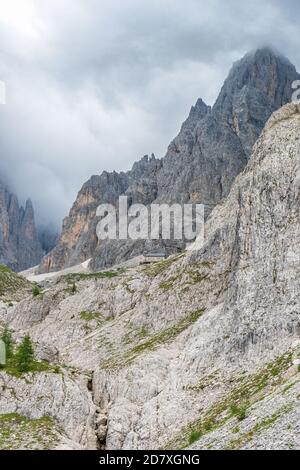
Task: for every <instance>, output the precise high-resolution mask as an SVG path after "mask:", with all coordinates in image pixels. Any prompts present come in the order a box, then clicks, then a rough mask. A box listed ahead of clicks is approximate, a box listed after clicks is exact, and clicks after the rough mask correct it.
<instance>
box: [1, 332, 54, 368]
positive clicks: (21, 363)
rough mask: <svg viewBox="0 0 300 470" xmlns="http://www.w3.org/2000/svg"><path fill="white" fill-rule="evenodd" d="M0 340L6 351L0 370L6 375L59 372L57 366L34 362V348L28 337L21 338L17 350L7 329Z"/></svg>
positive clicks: (44, 362)
mask: <svg viewBox="0 0 300 470" xmlns="http://www.w3.org/2000/svg"><path fill="white" fill-rule="evenodd" d="M0 339H1V340H2V341H3V342H4V344H5V349H6V364H0V370H4V371H5V372H6V373H7V374H9V375H12V376H14V377H21V376H22V375H23V374H25V373H27V372H33V373H37V372H46V371H50V372H54V373H59V372H60V369H59V366H57V365H52V364H49V363H48V362H46V361H37V360H36V358H35V353H34V346H33V343H32V342H31V339H30V337H29V336H28V335H27V336H25V337H24V338H23V340H22V342H21V343H20V345H19V346H18V347H17V348H16V345H15V342H14V341H13V338H12V334H11V331H10V330H9V329H8V328H7V327H5V328H4V330H3V331H2V333H1V336H0Z"/></svg>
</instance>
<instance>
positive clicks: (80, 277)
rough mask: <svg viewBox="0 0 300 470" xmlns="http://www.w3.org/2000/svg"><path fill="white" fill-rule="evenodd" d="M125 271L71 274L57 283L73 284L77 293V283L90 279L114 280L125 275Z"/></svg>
mask: <svg viewBox="0 0 300 470" xmlns="http://www.w3.org/2000/svg"><path fill="white" fill-rule="evenodd" d="M125 271H126V270H125V269H118V270H117V271H101V272H99V273H71V274H66V275H65V276H62V277H60V278H59V279H58V281H57V282H61V281H62V280H63V281H66V282H67V283H68V284H71V286H72V289H73V293H75V292H76V284H75V283H76V282H79V281H85V280H88V279H94V280H97V279H112V278H114V277H118V276H120V275H121V274H124V272H125ZM74 286H75V287H74Z"/></svg>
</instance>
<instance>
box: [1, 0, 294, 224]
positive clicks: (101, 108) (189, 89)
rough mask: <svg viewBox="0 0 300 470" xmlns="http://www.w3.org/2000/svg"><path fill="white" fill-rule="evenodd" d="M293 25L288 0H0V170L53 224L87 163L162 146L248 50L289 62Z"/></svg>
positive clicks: (121, 162)
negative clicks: (1, 93) (266, 48)
mask: <svg viewBox="0 0 300 470" xmlns="http://www.w3.org/2000/svg"><path fill="white" fill-rule="evenodd" d="M299 27H300V2H299V1H298V0H294V1H293V0H291V1H288V0H285V1H281V0H267V1H263V2H262V1H261V0H252V1H251V0H249V1H248V2H241V1H240V0H226V1H224V0H210V1H207V0H0V80H3V81H5V83H6V89H7V104H6V105H5V106H3V105H1V106H0V151H1V156H0V178H1V179H2V180H4V181H5V182H7V183H9V184H10V186H11V187H12V189H13V190H14V191H15V192H16V193H17V194H18V196H19V197H20V199H21V201H23V200H24V199H25V198H26V197H27V196H29V197H31V198H32V200H33V202H34V205H35V207H36V212H37V217H38V219H39V221H41V222H46V221H49V220H51V221H54V222H55V223H57V224H59V225H60V223H61V219H62V217H63V216H65V215H66V214H67V213H68V211H69V209H70V206H71V204H72V203H73V201H74V199H75V197H76V194H77V192H78V190H79V189H80V187H81V186H82V184H83V183H84V182H85V181H86V180H87V179H88V178H89V177H90V176H91V175H92V174H99V173H101V172H102V171H103V170H104V169H105V170H127V169H129V168H130V167H131V165H132V163H133V162H134V161H135V160H137V159H139V158H140V157H142V156H143V155H145V154H151V153H152V152H154V153H155V155H156V156H157V157H162V156H163V155H164V154H165V152H166V148H167V146H168V144H169V142H170V141H171V139H172V138H173V137H174V136H175V135H176V134H177V132H178V130H179V128H180V125H181V123H182V121H183V120H184V119H185V118H186V116H187V114H188V112H189V109H190V107H191V106H192V105H193V104H194V103H195V101H196V100H197V98H198V97H202V98H203V99H204V100H205V101H206V102H207V103H208V104H213V102H214V100H215V98H216V96H217V94H218V91H219V89H220V87H221V85H222V82H223V80H224V78H225V77H226V75H227V73H228V71H229V68H230V66H231V64H232V62H233V61H234V60H237V59H239V58H240V57H241V56H243V55H244V54H245V53H246V52H248V51H249V50H251V49H254V48H256V47H259V46H263V45H273V46H275V47H276V48H278V49H279V50H281V51H282V52H283V53H284V54H286V55H287V56H288V57H289V58H290V60H291V61H292V62H293V63H294V64H295V65H296V66H297V68H298V69H300V44H299Z"/></svg>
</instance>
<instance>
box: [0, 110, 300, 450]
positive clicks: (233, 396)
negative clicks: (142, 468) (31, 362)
mask: <svg viewBox="0 0 300 470" xmlns="http://www.w3.org/2000/svg"><path fill="white" fill-rule="evenodd" d="M299 144H300V105H299V104H289V105H286V106H285V107H283V108H282V109H280V110H279V111H277V112H276V113H274V114H273V115H272V117H271V119H270V120H269V121H268V123H267V125H266V127H265V130H264V131H263V133H262V135H261V137H260V138H259V140H258V142H257V143H256V144H255V146H254V150H253V153H252V155H251V157H250V159H249V162H248V164H247V165H246V167H245V169H244V170H243V171H242V173H241V174H240V175H239V176H238V177H237V178H236V180H235V182H234V183H233V185H232V188H231V190H230V192H229V194H228V196H227V197H226V198H225V199H224V200H223V201H222V202H221V203H220V204H218V205H217V206H216V207H215V208H214V209H213V211H212V212H211V214H210V216H209V218H208V220H207V222H206V227H205V243H204V246H203V247H201V249H200V250H197V249H196V246H194V250H190V251H188V252H185V253H182V254H181V255H179V256H178V255H177V256H174V257H171V258H169V259H167V260H166V261H164V262H161V263H157V264H154V265H152V266H150V267H144V266H139V267H137V268H133V269H128V270H127V271H125V272H122V271H121V272H120V271H119V272H115V273H114V275H113V276H111V273H104V272H103V273H98V274H97V273H96V274H89V275H80V274H78V275H76V274H73V275H69V276H67V277H63V278H61V279H60V280H59V281H58V282H57V280H56V281H54V282H53V284H51V280H50V281H49V283H48V284H47V287H48V288H47V290H46V291H45V293H44V295H43V296H39V297H37V298H32V297H31V298H25V299H24V300H23V301H22V302H21V303H20V304H18V305H16V306H15V307H12V308H11V307H9V308H7V307H6V306H3V307H2V309H0V319H1V320H5V321H6V322H7V323H8V324H9V325H10V327H11V328H12V329H13V330H14V331H15V336H16V337H17V338H18V337H20V336H22V335H24V334H25V333H29V334H30V335H31V337H32V338H33V340H34V341H35V342H36V343H37V351H38V355H39V357H40V358H45V357H47V358H48V360H51V361H53V362H58V363H60V364H61V365H62V374H63V375H64V381H65V382H66V385H65V386H64V387H63V388H62V386H61V385H60V384H61V380H60V378H57V377H55V376H54V375H53V374H52V375H51V374H50V376H49V374H47V376H46V378H45V377H44V375H42V377H39V376H38V375H37V376H34V377H31V376H30V380H28V381H26V380H20V381H19V380H18V381H17V380H16V379H15V378H13V379H11V380H10V382H9V381H8V377H7V375H6V373H5V372H1V373H0V381H1V380H2V381H3V383H5V384H7V385H9V386H6V387H5V394H4V396H3V395H1V396H0V413H1V412H2V413H5V412H6V413H8V412H10V411H11V410H15V409H19V410H20V412H21V413H22V414H24V415H25V416H27V417H28V418H31V419H32V418H40V417H41V416H45V415H48V416H51V417H52V418H53V419H54V420H55V422H56V423H59V424H60V426H61V427H62V430H63V432H64V433H65V437H66V439H69V440H71V442H70V441H69V442H68V443H66V445H68V446H69V447H76V446H81V447H85V448H87V447H89V446H90V447H92V446H94V448H95V447H98V448H106V449H158V448H171V449H174V448H186V447H192V448H194V449H239V448H242V449H247V448H255V449H290V448H295V449H299V447H300V445H299V419H300V412H299V393H300V383H299V363H300V360H299V357H300V286H299V275H300V268H299V266H300V263H299V260H300V223H299V222H300V214H299V202H300V199H299V198H300V148H299ZM74 282H75V283H76V292H74V291H72V289H70V286H72V284H73V283H74ZM66 366H67V367H66ZM72 368H73V369H72ZM75 371H76V373H75ZM87 372H89V373H90V375H89V381H88V379H87V377H86V373H87ZM84 381H85V382H86V389H87V388H88V389H89V391H90V392H91V391H92V396H89V395H88V394H87V392H86V389H85V388H84V387H83V384H84ZM66 387H67V388H66ZM69 387H70V388H71V391H72V394H70V392H68V390H69ZM37 392H38V393H37ZM39 396H40V398H38V397H39ZM32 397H34V398H32ZM91 399H92V400H93V403H91ZM37 400H38V404H39V406H38V407H37V406H36V403H37ZM71 403H72V405H71ZM74 403H76V404H78V405H76V408H75V409H74ZM50 404H51V405H50ZM70 412H71V414H70ZM93 413H94V414H93ZM72 423H74V426H72ZM93 436H94V439H93ZM95 437H96V442H95Z"/></svg>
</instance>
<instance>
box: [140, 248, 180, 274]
mask: <svg viewBox="0 0 300 470" xmlns="http://www.w3.org/2000/svg"><path fill="white" fill-rule="evenodd" d="M184 256H185V253H180V255H176V256H170V258H168V259H166V260H163V261H157V262H156V263H153V264H151V265H150V266H147V267H146V268H144V272H145V273H146V274H147V275H148V276H149V277H156V276H158V275H159V274H162V273H164V272H165V271H166V270H167V269H169V267H170V266H172V264H173V263H175V262H176V261H178V260H179V259H180V258H183V257H184Z"/></svg>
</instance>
